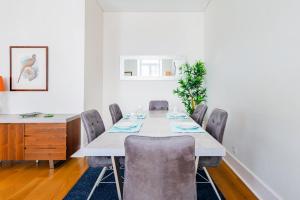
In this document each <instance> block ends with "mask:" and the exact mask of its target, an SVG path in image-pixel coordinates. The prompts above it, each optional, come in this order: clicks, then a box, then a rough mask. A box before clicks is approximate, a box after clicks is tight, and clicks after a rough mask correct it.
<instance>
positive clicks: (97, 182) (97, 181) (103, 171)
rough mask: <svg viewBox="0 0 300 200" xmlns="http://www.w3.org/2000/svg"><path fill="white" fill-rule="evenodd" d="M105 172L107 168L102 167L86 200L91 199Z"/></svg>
mask: <svg viewBox="0 0 300 200" xmlns="http://www.w3.org/2000/svg"><path fill="white" fill-rule="evenodd" d="M106 170H107V167H103V169H102V170H101V172H100V174H99V176H98V178H97V180H96V182H95V184H94V186H93V188H92V190H91V192H90V194H89V196H88V198H87V200H89V199H90V198H91V197H92V195H93V193H94V191H95V189H96V187H97V186H98V185H99V183H100V182H101V180H102V178H103V176H104V174H105V172H106Z"/></svg>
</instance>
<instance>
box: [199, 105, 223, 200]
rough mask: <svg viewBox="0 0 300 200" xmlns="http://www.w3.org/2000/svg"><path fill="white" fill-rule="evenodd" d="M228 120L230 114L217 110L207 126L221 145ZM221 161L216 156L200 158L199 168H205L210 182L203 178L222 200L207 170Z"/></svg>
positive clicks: (207, 129) (212, 114)
mask: <svg viewBox="0 0 300 200" xmlns="http://www.w3.org/2000/svg"><path fill="white" fill-rule="evenodd" d="M227 118H228V113H227V112H226V111H224V110H221V109H218V108H216V109H214V110H213V112H212V113H211V115H210V117H209V119H208V122H207V125H206V131H207V132H208V133H209V134H210V135H211V136H213V137H214V138H215V139H216V140H217V141H218V142H220V143H221V144H222V142H223V136H224V131H225V127H226V122H227ZM221 161H222V157H216V156H214V157H213V156H206V157H199V167H201V168H203V170H204V172H205V173H206V175H207V178H208V180H207V179H206V178H204V177H202V178H204V179H206V180H207V181H208V182H209V183H210V184H211V185H212V187H213V189H214V190H215V192H216V194H217V196H218V198H219V199H221V197H220V195H219V193H218V191H217V189H216V187H215V185H214V183H213V181H212V179H211V177H210V175H209V173H208V171H207V170H206V167H217V166H218V165H219V164H220V162H221ZM198 175H199V174H198Z"/></svg>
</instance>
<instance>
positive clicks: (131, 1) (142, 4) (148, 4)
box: [98, 0, 211, 12]
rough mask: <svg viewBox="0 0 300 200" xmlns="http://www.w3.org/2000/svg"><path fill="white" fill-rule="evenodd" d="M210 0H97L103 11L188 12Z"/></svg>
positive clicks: (201, 7) (202, 6)
mask: <svg viewBox="0 0 300 200" xmlns="http://www.w3.org/2000/svg"><path fill="white" fill-rule="evenodd" d="M210 1H211V0H98V2H99V4H100V6H101V7H102V9H103V10H104V11H115V12H118V11H121V12H122V11H124V12H126V11H131V12H190V11H194V12H195V11H204V10H205V9H206V7H207V6H208V4H209V2H210Z"/></svg>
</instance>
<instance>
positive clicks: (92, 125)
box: [81, 110, 105, 143]
mask: <svg viewBox="0 0 300 200" xmlns="http://www.w3.org/2000/svg"><path fill="white" fill-rule="evenodd" d="M81 120H82V122H83V125H84V128H85V131H86V134H87V139H88V143H90V142H91V141H93V140H94V139H95V138H96V137H98V136H99V135H101V134H102V133H103V132H104V131H105V126H104V123H103V120H102V118H101V116H100V114H99V112H98V111H97V110H88V111H85V112H83V113H81Z"/></svg>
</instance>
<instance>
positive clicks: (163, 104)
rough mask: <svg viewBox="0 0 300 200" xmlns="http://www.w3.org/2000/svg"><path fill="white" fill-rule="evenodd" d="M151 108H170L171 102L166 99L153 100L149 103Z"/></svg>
mask: <svg viewBox="0 0 300 200" xmlns="http://www.w3.org/2000/svg"><path fill="white" fill-rule="evenodd" d="M149 110H169V103H168V101H165V100H152V101H150V103H149Z"/></svg>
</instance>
